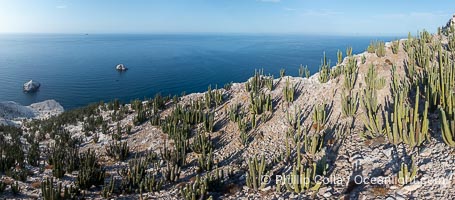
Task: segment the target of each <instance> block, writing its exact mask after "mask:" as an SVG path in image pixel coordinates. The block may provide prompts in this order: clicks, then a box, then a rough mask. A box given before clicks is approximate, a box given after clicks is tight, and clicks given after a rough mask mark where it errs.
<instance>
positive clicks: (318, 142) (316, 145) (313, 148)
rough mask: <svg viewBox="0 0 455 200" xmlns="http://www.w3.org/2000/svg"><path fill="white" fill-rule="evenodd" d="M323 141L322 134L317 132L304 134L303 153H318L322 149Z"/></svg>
mask: <svg viewBox="0 0 455 200" xmlns="http://www.w3.org/2000/svg"><path fill="white" fill-rule="evenodd" d="M299 142H300V141H299ZM323 142H324V137H323V135H320V134H318V133H315V134H313V135H312V136H309V135H305V138H304V143H303V145H304V148H305V153H307V154H308V155H312V156H314V155H315V154H316V153H318V152H319V151H320V150H321V149H322V144H323ZM298 146H299V145H298Z"/></svg>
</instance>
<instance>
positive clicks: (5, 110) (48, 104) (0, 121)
mask: <svg viewBox="0 0 455 200" xmlns="http://www.w3.org/2000/svg"><path fill="white" fill-rule="evenodd" d="M63 111H64V109H63V107H62V106H61V105H60V104H59V103H58V102H57V101H55V100H46V101H43V102H39V103H34V104H31V105H30V106H23V105H21V104H19V103H16V102H14V101H5V102H0V125H12V124H15V122H17V121H20V120H22V119H45V118H49V117H51V116H55V115H59V114H61V113H62V112H63Z"/></svg>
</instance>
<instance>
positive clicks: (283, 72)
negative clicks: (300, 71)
mask: <svg viewBox="0 0 455 200" xmlns="http://www.w3.org/2000/svg"><path fill="white" fill-rule="evenodd" d="M284 76H286V69H284V68H281V69H280V77H281V78H283V77H284Z"/></svg>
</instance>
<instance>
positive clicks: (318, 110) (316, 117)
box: [313, 103, 328, 133]
mask: <svg viewBox="0 0 455 200" xmlns="http://www.w3.org/2000/svg"><path fill="white" fill-rule="evenodd" d="M327 115H328V113H327V104H325V103H324V104H320V105H317V106H315V107H314V109H313V128H314V129H315V130H316V132H317V133H319V132H320V131H321V130H322V129H323V128H324V126H325V124H326V123H327V120H328V119H327Z"/></svg>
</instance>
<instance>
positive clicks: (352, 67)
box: [343, 57, 359, 90]
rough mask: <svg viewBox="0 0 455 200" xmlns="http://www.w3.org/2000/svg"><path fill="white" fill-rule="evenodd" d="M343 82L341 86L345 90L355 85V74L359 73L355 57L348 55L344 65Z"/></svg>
mask: <svg viewBox="0 0 455 200" xmlns="http://www.w3.org/2000/svg"><path fill="white" fill-rule="evenodd" d="M343 73H344V83H343V86H344V88H345V89H347V90H352V89H353V88H354V86H355V83H356V80H357V75H358V73H359V67H358V65H357V59H355V58H353V57H350V58H349V59H348V63H347V65H346V66H345V67H344V70H343Z"/></svg>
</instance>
